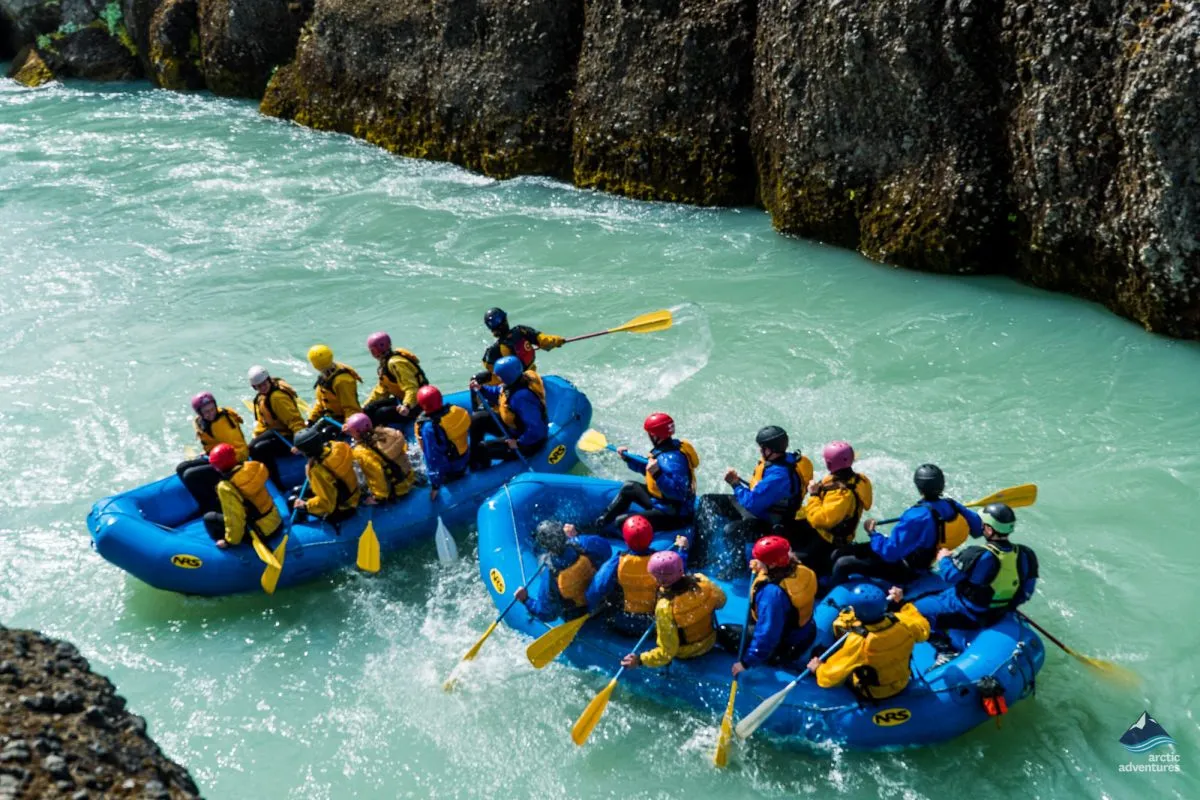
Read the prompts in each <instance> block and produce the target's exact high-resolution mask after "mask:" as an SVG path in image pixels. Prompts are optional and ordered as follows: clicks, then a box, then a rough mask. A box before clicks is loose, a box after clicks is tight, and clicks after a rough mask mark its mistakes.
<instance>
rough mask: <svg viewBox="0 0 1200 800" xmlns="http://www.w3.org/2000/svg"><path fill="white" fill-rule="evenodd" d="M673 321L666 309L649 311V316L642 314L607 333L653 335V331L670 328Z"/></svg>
mask: <svg viewBox="0 0 1200 800" xmlns="http://www.w3.org/2000/svg"><path fill="white" fill-rule="evenodd" d="M672 322H674V320H673V319H672V317H671V312H670V311H669V310H667V309H665V308H664V309H662V310H661V311H651V312H650V313H649V314H642V315H641V316H640V317H634V318H633V319H631V320H629V322H626V323H625V324H624V325H619V326H617V327H615V328H610V329H609V331H608V332H609V333H654V332H655V331H665V330H666V329H667V328H669V327H671V323H672Z"/></svg>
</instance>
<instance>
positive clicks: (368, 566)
mask: <svg viewBox="0 0 1200 800" xmlns="http://www.w3.org/2000/svg"><path fill="white" fill-rule="evenodd" d="M358 568H359V569H361V570H363V571H364V572H379V537H378V536H376V535H375V523H374V522H373V521H372V520H367V527H365V528H363V532H362V535H361V536H359V537H358Z"/></svg>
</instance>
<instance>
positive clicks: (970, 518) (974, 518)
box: [950, 500, 983, 538]
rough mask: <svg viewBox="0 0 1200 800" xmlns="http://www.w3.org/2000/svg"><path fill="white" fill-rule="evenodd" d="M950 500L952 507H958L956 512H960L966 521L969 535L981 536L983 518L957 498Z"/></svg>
mask: <svg viewBox="0 0 1200 800" xmlns="http://www.w3.org/2000/svg"><path fill="white" fill-rule="evenodd" d="M950 502H951V503H953V504H954V507H955V508H956V509H958V513H960V514H962V515H963V519H965V520H966V521H967V528H968V529H969V530H968V532H969V533H970V535H971V536H972V537H973V538H978V537H980V536H983V520H982V519H980V517H979V515H978V514H976V513H975V512H974V511H972V510H971V509H969V508H967V507H966V506H964V505H963V504H962V503H960V502H958V501H957V500H951V501H950Z"/></svg>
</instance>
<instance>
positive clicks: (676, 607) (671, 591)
mask: <svg viewBox="0 0 1200 800" xmlns="http://www.w3.org/2000/svg"><path fill="white" fill-rule="evenodd" d="M648 569H649V570H650V574H651V575H653V576H654V580H655V581H656V582H657V583H658V600H657V601H656V603H655V605H654V625H655V633H656V635H657V637H658V641H657V646H656V647H655V648H654V649H653V650H647V651H646V652H644V653H640V654H639V653H630V654H629V655H627V656H625V657H624V658H623V659H621V665H622V666H624V667H626V668H627V669H634V668H636V667H665V666H666V665H667V664H670V663H671V662H672V661H674V660H675V659H676V658H697V657H699V656H702V655H704V654H705V653H707V652H708V651H709V650H712V647H713V645H714V644H715V643H716V641H717V631H716V626H715V622H716V610H717V609H718V608H724V607H725V593H724V592H723V591H721V587H720V586H717V585H716V584H715V583H713V582H712V581H710V580H709V579H708V578H706V577H704V576H703V575H701V574H700V573H699V572H697V573H695V574H694V575H688V574H686V572H685V569H684V564H683V557H682V556H680V555H679V553H676V552H675V551H674V550H664V551H662V552H661V553H655V554H654V555H652V556H651V557H650V564H649V566H648Z"/></svg>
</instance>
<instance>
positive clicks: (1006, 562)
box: [984, 542, 1021, 608]
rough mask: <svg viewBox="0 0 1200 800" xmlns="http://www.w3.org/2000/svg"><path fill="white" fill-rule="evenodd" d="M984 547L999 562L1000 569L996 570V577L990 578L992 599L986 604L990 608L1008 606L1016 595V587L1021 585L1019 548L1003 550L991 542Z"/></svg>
mask: <svg viewBox="0 0 1200 800" xmlns="http://www.w3.org/2000/svg"><path fill="white" fill-rule="evenodd" d="M984 547H986V548H987V549H988V550H989V551H990V552H991V554H992V555H994V556H995V557H996V560H997V561H999V562H1000V569H999V570H997V571H996V577H994V578H992V582H991V584H990V586H991V589H992V599H991V602H989V603H988V605H989V606H991V607H992V608H1008V604H1009V602H1010V601H1011V600H1012V599H1013V597H1014V596H1016V594H1017V589H1018V588H1019V587H1020V586H1021V572H1020V569H1018V565H1019V562H1020V556H1021V549H1020V547H1019V546H1017V547H1014V548H1013V549H1012V550H1007V551H1005V550H1001V549H1000V548H999V547H996V545H994V544H992V543H991V542H988V543H987V544H985V545H984Z"/></svg>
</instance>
